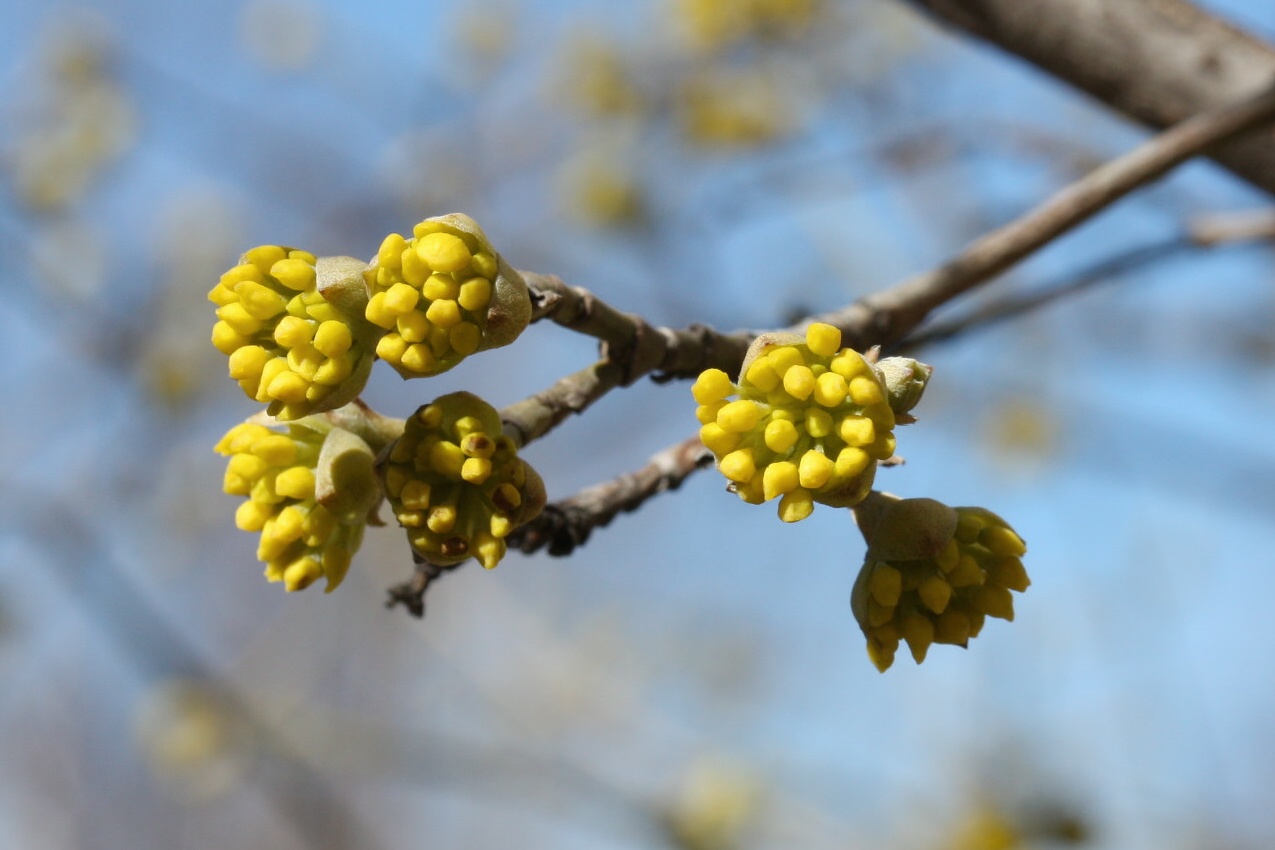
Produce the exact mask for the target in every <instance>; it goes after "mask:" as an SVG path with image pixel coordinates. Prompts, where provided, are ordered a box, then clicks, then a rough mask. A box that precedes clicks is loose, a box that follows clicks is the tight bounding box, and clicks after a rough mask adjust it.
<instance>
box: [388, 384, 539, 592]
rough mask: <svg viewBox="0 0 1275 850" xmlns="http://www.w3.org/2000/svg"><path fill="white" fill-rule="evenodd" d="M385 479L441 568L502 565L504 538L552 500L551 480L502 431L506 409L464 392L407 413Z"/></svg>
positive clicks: (415, 544) (422, 549)
mask: <svg viewBox="0 0 1275 850" xmlns="http://www.w3.org/2000/svg"><path fill="white" fill-rule="evenodd" d="M384 481H385V490H386V493H387V495H388V496H389V500H390V505H391V506H392V507H393V509H394V515H395V517H396V518H397V519H398V522H399V524H400V525H401V526H403V527H404V528H405V529H406V530H407V537H408V540H409V541H410V542H411V544H412V548H413V549H414V550H415V551H416V552H417V553H418V554H419V555H420V556H421V557H423V558H424V559H425V560H427V561H429V562H430V563H432V564H435V565H437V566H441V567H447V566H453V565H455V564H459V563H461V562H462V561H465V560H467V559H469V558H471V557H473V558H476V559H477V560H478V561H479V563H481V564H482V565H483V566H484V567H486V568H487V569H491V568H493V567H495V566H496V564H498V563H499V562H500V559H501V558H503V557H504V554H505V549H506V546H505V537H507V536H508V535H509V533H510V532H512V531H513V530H514V529H515V528H517V527H518V526H520V525H522V524H523V523H525V522H528V521H530V520H532V519H534V518H535V517H536V516H537V515H538V514H539V513H540V511H541V509H542V508H543V507H544V505H545V489H544V483H543V482H542V481H541V480H540V476H539V475H537V474H536V471H535V470H534V469H532V468H531V466H530V465H529V464H528V463H527V462H526V461H524V460H522V459H521V458H519V457H518V454H517V449H516V448H515V446H514V444H513V441H512V440H510V439H509V438H508V437H506V436H505V435H504V434H503V433H501V421H500V414H498V413H497V412H496V410H495V409H494V408H493V407H492V406H491V405H489V404H487V403H486V402H485V401H483V400H482V399H480V398H478V397H477V396H475V395H472V394H471V393H465V392H457V393H451V394H450V395H446V396H443V397H442V398H439V399H437V400H436V401H434V402H433V403H432V404H427V405H425V406H423V407H421V408H420V409H419V410H417V411H416V413H415V414H414V415H412V416H411V417H409V418H408V420H407V422H406V424H405V426H404V428H403V436H401V437H400V438H399V439H398V440H397V441H396V442H395V443H394V445H393V446H392V447H391V448H390V451H389V456H388V458H387V459H386V462H385V467H384Z"/></svg>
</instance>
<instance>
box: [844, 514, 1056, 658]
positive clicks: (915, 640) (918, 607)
mask: <svg viewBox="0 0 1275 850" xmlns="http://www.w3.org/2000/svg"><path fill="white" fill-rule="evenodd" d="M907 501H911V502H920V501H927V502H928V501H930V500H907ZM904 504H906V502H905V503H904ZM954 510H955V513H956V523H955V529H954V531H952V533H951V534H950V536H948V537H947V539H946V541H945V542H944V541H941V540H940V541H936V545H935V546H934V549H935V550H937V554H935V555H933V556H931V557H924V558H908V559H892V558H880V557H875V556H874V554H873V550H872V547H871V545H870V546H869V551H868V558H867V561H866V562H865V563H864V566H863V569H862V570H861V571H860V573H859V577H858V579H857V580H856V582H855V589H854V593H853V595H852V597H851V603H852V608H853V610H854V614H855V617H856V618H857V619H858V621H859V625H860V627H861V628H862V629H863V633H864V635H865V636H866V637H867V639H868V657H869V658H871V659H872V663H873V664H875V665H876V667H877V669H878V670H881V671H882V672H884V671H885V670H886V669H888V668H889V667H890V665H891V664H893V663H894V654H895V652H896V651H897V649H898V647H899V642H900V641H906V642H907V644H908V648H909V649H910V650H911V651H912V657H913V658H914V659H915V660H916V662H917V663H918V664H920V663H921V662H922V661H924V660H925V655H926V652H927V651H928V650H929V647H930V645H931V644H934V643H947V644H955V645H957V646H965V645H966V644H967V643H968V642H969V640H970V638H973V637H977V636H978V634H979V632H980V631H981V630H982V628H983V622H984V620H985V618H986V617H999V618H1001V619H1003V620H1012V619H1014V600H1013V598H1012V597H1011V595H1010V591H1017V592H1020V593H1021V592H1022V591H1024V590H1026V589H1027V587H1028V585H1030V584H1031V582H1030V580H1029V579H1028V578H1027V571H1026V570H1025V569H1024V568H1023V562H1022V560H1021V558H1022V556H1023V554H1024V553H1025V552H1026V551H1027V546H1026V545H1025V544H1024V543H1023V540H1022V538H1020V537H1019V536H1018V534H1016V533H1015V532H1014V530H1013V529H1012V528H1010V527H1009V525H1008V524H1007V523H1006V522H1005V521H1004V520H1003V519H1001V518H1000V517H998V516H997V515H996V514H994V513H992V512H991V511H987V510H984V509H982V508H955V509H954Z"/></svg>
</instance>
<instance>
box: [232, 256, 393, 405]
mask: <svg viewBox="0 0 1275 850" xmlns="http://www.w3.org/2000/svg"><path fill="white" fill-rule="evenodd" d="M364 268H366V265H365V264H364V263H362V262H360V261H358V260H355V259H353V258H351V257H322V258H316V257H315V256H314V255H313V254H310V253H308V252H306V251H299V250H297V249H295V248H285V247H283V246H281V245H262V246H260V247H257V248H253V249H252V250H251V251H249V252H248V253H246V254H244V255H243V258H242V259H241V260H240V263H239V265H237V266H235V267H234V268H233V269H231V270H230V271H228V272H226V273H225V274H224V275H222V276H221V280H220V281H219V282H218V284H217V285H216V286H214V287H213V288H212V291H210V292H209V293H208V300H210V301H212V302H213V303H214V304H216V305H217V323H216V324H215V325H214V326H213V332H212V342H213V345H214V346H216V347H217V349H218V350H219V351H221V352H222V353H223V354H225V355H226V356H227V357H229V358H230V377H232V378H234V379H235V380H237V381H238V382H239V386H240V387H242V388H243V391H244V392H245V393H246V394H247V395H248V397H249V398H251V399H255V400H256V401H259V402H262V403H265V404H267V405H268V407H267V409H266V410H267V413H269V414H270V415H271V416H274V417H276V418H278V419H282V420H292V419H299V418H301V417H303V416H308V415H310V414H312V413H318V412H321V411H326V410H333V409H335V408H337V407H341V406H342V405H344V404H347V403H348V402H350V401H352V400H353V399H354V397H355V396H357V395H358V394H359V392H360V391H361V390H362V389H363V385H364V384H365V383H367V376H368V372H369V371H370V370H371V368H372V361H373V359H374V357H373V346H374V344H375V341H376V337H377V336H378V335H379V334H380V329H379V328H375V327H373V326H371V325H369V324H368V323H367V321H366V320H364V318H363V307H364V305H365V304H366V303H367V290H366V287H365V285H364V283H363V279H362V276H361V275H362V271H363V269H364Z"/></svg>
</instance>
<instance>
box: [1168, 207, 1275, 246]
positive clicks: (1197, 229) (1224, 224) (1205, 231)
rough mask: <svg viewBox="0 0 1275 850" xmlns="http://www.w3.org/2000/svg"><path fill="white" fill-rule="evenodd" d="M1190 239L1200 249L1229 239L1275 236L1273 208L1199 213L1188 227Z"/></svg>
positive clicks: (1247, 239)
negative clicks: (1207, 213) (1209, 213)
mask: <svg viewBox="0 0 1275 850" xmlns="http://www.w3.org/2000/svg"><path fill="white" fill-rule="evenodd" d="M1189 230H1190V232H1191V239H1192V240H1194V241H1195V244H1197V245H1200V246H1201V247H1204V248H1211V247H1213V246H1214V245H1222V244H1228V243H1231V242H1247V241H1250V240H1252V241H1259V240H1267V239H1275V210H1252V211H1245V212H1232V213H1213V214H1211V215H1202V216H1199V217H1198V218H1196V219H1195V220H1194V221H1192V222H1191V224H1190V226H1189Z"/></svg>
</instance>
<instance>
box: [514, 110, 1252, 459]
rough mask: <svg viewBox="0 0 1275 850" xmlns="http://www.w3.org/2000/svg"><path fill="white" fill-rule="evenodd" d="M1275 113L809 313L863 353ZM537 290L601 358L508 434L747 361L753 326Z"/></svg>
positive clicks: (1232, 126)
mask: <svg viewBox="0 0 1275 850" xmlns="http://www.w3.org/2000/svg"><path fill="white" fill-rule="evenodd" d="M1273 116H1275V88H1271V89H1267V90H1265V91H1263V93H1262V94H1260V95H1258V96H1256V97H1252V98H1248V99H1246V100H1244V101H1241V102H1240V103H1237V104H1234V105H1231V106H1227V107H1223V108H1221V109H1216V110H1212V111H1210V112H1207V113H1204V114H1202V115H1198V116H1196V117H1194V118H1191V119H1189V120H1187V121H1184V122H1183V123H1181V124H1179V125H1177V126H1175V127H1173V128H1171V129H1169V130H1166V131H1165V132H1163V133H1161V134H1160V135H1158V136H1156V137H1154V138H1152V139H1150V140H1148V141H1146V142H1144V143H1143V144H1141V145H1139V146H1138V147H1136V148H1134V149H1133V150H1132V151H1130V152H1129V153H1126V154H1124V155H1123V156H1120V157H1117V158H1116V159H1113V160H1111V161H1110V162H1107V163H1105V164H1104V165H1102V166H1099V167H1098V168H1097V169H1095V170H1094V171H1092V172H1090V173H1089V174H1088V175H1086V176H1085V177H1082V178H1081V179H1080V180H1077V181H1076V182H1074V183H1072V184H1071V185H1069V186H1067V187H1065V188H1064V189H1062V190H1061V191H1059V192H1058V193H1056V194H1055V195H1053V196H1052V197H1050V198H1048V199H1047V200H1045V201H1044V202H1043V203H1041V204H1040V205H1038V206H1037V207H1036V208H1034V209H1032V210H1030V211H1029V212H1027V213H1026V214H1025V215H1023V216H1021V217H1019V218H1017V219H1015V220H1014V221H1012V222H1010V223H1009V224H1006V225H1004V226H1002V227H999V228H997V229H996V230H993V231H991V232H990V233H987V234H985V235H983V236H982V237H980V238H978V239H976V240H975V241H974V242H972V243H970V244H969V245H968V246H967V247H966V248H965V249H964V250H963V251H961V252H960V253H959V254H957V255H956V256H955V257H953V258H952V259H951V260H949V261H948V262H947V263H945V264H943V265H942V266H940V267H938V268H937V269H933V270H931V271H928V272H925V273H923V274H920V275H917V276H915V277H913V278H911V279H909V280H906V281H904V282H902V283H900V284H898V285H896V286H894V287H891V288H890V289H885V290H882V291H880V292H877V293H875V294H873V295H869V296H867V297H865V298H862V299H860V300H859V301H857V302H855V303H854V304H851V305H850V306H848V307H846V308H843V309H841V310H837V311H835V312H831V313H825V314H823V315H820V316H816V317H813V318H812V319H809V320H807V321H805V322H801V323H799V324H797V325H794V326H793V327H792V328H791V329H792V330H800V329H801V328H803V327H804V326H805V325H806V324H809V322H810V321H819V322H826V323H828V324H831V325H835V326H837V327H839V328H840V329H841V332H842V336H843V342H844V344H845V345H847V346H849V347H851V348H855V349H857V350H859V351H866V350H867V349H869V348H871V347H872V346H874V345H882V346H887V347H888V346H890V345H892V344H893V343H896V342H898V341H899V340H900V339H902V338H903V337H904V336H905V335H906V334H908V333H909V332H910V331H911V330H912V329H913V328H915V327H917V326H918V325H919V324H920V323H921V322H922V321H923V320H924V319H925V318H926V316H928V315H929V313H930V312H931V311H932V310H933V309H934V308H936V307H938V306H939V305H941V304H944V303H945V302H947V301H950V300H952V299H953V298H956V297H957V296H959V295H961V294H963V293H965V292H967V291H969V290H970V289H973V288H974V287H976V286H978V285H980V284H982V283H985V282H987V281H988V280H990V279H992V278H993V277H995V276H996V275H998V274H1000V273H1001V272H1003V271H1005V270H1006V269H1007V268H1009V267H1010V266H1012V265H1014V264H1015V263H1017V262H1019V261H1020V260H1022V259H1024V258H1025V257H1027V256H1029V255H1030V254H1032V253H1033V252H1035V251H1037V250H1039V249H1040V248H1042V247H1044V246H1045V245H1047V244H1048V243H1050V242H1051V241H1053V240H1054V239H1056V238H1058V237H1059V236H1061V235H1062V234H1064V233H1066V232H1067V231H1069V230H1071V229H1072V228H1074V227H1076V226H1077V225H1079V224H1081V223H1082V222H1084V221H1086V220H1087V219H1089V218H1091V217H1093V216H1094V215H1096V214H1097V213H1099V212H1101V211H1102V210H1103V209H1105V208H1106V207H1108V206H1110V205H1111V204H1112V203H1114V202H1115V201H1117V200H1119V199H1120V198H1123V197H1124V196H1125V195H1127V194H1129V193H1130V192H1132V191H1134V190H1135V189H1137V188H1139V187H1141V186H1143V185H1145V184H1147V183H1149V182H1151V181H1153V180H1155V179H1157V178H1158V177H1161V176H1163V175H1164V174H1166V173H1167V172H1169V171H1170V170H1171V169H1173V168H1174V167H1175V166H1177V165H1179V164H1181V163H1182V162H1185V161H1186V160H1188V159H1190V158H1191V157H1193V156H1196V155H1197V154H1199V153H1201V152H1203V151H1206V150H1208V149H1209V148H1210V147H1212V146H1213V145H1215V144H1217V143H1218V142H1220V141H1222V140H1224V139H1227V138H1230V137H1231V136H1234V135H1236V134H1238V133H1242V132H1244V131H1245V130H1248V129H1250V128H1252V127H1254V126H1257V125H1258V124H1261V123H1263V122H1266V121H1269V120H1270V119H1271V118H1272V117H1273ZM523 276H524V277H525V278H526V279H527V282H528V285H529V286H530V287H531V290H532V304H533V317H534V318H536V319H545V318H547V319H550V320H551V321H554V322H556V323H558V324H560V325H562V326H564V327H567V328H571V329H572V330H576V331H579V332H581V333H586V334H588V335H590V336H594V337H596V338H598V339H600V340H601V341H602V359H601V360H600V361H599V362H598V363H595V364H594V365H593V366H590V367H589V368H587V369H584V370H581V371H580V372H577V373H576V374H574V375H569V376H567V377H565V378H563V379H561V380H560V381H558V382H557V383H556V384H554V386H552V387H550V388H549V389H547V390H544V391H543V392H541V393H538V394H537V395H535V396H532V397H531V398H528V399H526V400H524V401H521V402H518V403H517V404H514V405H512V406H510V407H508V408H506V409H505V410H504V411H503V412H502V416H503V417H504V419H505V424H506V428H505V430H506V433H508V434H509V436H510V437H511V438H512V439H514V440H515V441H516V442H517V443H518V444H519V445H525V444H526V443H529V442H531V441H532V440H535V439H537V438H538V437H541V436H543V435H544V434H546V433H548V432H549V431H550V430H552V429H553V428H554V427H555V426H556V425H557V424H558V423H560V422H561V421H562V420H564V419H566V417H567V416H569V415H570V414H572V413H580V412H582V411H583V410H584V409H585V408H587V407H588V406H589V405H590V404H592V403H593V402H595V401H597V400H598V399H599V398H601V397H602V396H603V395H605V394H606V393H607V392H609V391H610V390H611V389H614V388H615V387H617V386H627V385H628V384H631V383H632V382H634V381H636V380H637V379H638V378H640V377H642V376H643V375H646V374H650V373H655V376H656V379H657V380H672V379H676V378H694V377H696V376H698V375H699V374H700V373H701V372H703V371H704V370H705V369H708V368H710V367H716V368H718V369H722V370H723V371H725V372H727V373H728V374H734V373H735V372H737V371H738V370H739V366H740V364H741V363H742V362H743V358H744V354H745V352H746V351H747V348H748V345H749V343H750V342H751V341H752V339H753V337H754V336H755V334H754V333H752V332H749V331H736V332H734V333H730V334H722V333H718V332H717V331H714V330H713V329H712V328H709V327H707V326H703V325H692V326H690V327H688V328H686V329H683V330H674V329H671V328H662V327H653V326H651V325H649V324H647V322H646V321H645V320H644V319H642V318H641V317H640V316H636V315H633V314H629V313H623V312H621V311H619V310H616V309H615V308H613V307H611V306H610V305H608V304H606V303H605V302H604V301H602V300H601V299H600V298H598V297H597V296H595V295H593V294H592V293H590V292H588V291H587V290H584V289H580V288H576V287H569V286H567V285H566V284H564V283H563V282H562V281H561V280H559V279H558V278H556V277H553V276H551V275H541V274H536V273H533V272H524V273H523Z"/></svg>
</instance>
